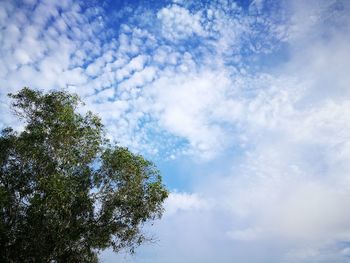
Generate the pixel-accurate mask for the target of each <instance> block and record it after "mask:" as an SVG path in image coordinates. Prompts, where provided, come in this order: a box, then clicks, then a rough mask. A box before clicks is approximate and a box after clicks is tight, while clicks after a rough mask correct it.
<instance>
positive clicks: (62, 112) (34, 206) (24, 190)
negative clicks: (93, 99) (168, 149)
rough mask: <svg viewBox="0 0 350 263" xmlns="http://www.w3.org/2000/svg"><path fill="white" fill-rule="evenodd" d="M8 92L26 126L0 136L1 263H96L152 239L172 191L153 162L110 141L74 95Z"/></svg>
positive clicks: (97, 122) (17, 113)
mask: <svg viewBox="0 0 350 263" xmlns="http://www.w3.org/2000/svg"><path fill="white" fill-rule="evenodd" d="M9 96H10V97H11V98H12V99H13V103H12V108H13V111H14V113H15V114H16V116H18V117H19V118H21V120H23V121H24V125H25V126H24V129H23V131H21V132H16V131H14V130H13V129H12V128H6V129H4V130H3V131H2V133H1V136H0V262H98V253H99V251H101V250H104V249H106V248H110V247H112V248H113V250H114V251H116V252H118V251H120V250H121V249H128V250H129V251H130V252H133V251H134V249H135V248H136V247H137V246H138V245H140V244H141V243H142V242H144V241H145V240H147V237H145V236H144V234H143V233H142V226H143V225H144V224H145V223H146V222H148V221H152V220H155V219H158V218H160V217H161V215H162V212H163V206H162V204H163V202H164V200H165V199H166V197H167V195H168V192H167V190H166V188H165V186H164V185H163V183H162V179H161V176H160V173H159V171H158V170H157V168H156V167H155V165H154V164H153V163H152V162H150V161H148V160H145V159H144V158H143V157H142V156H141V155H138V154H134V153H132V152H130V151H129V150H128V149H127V148H124V147H120V146H118V145H115V144H111V143H110V142H109V141H108V140H107V139H106V136H105V130H104V126H103V124H102V123H101V119H100V118H99V117H97V116H96V115H94V114H93V113H91V112H87V113H86V114H81V113H78V107H79V105H80V103H81V102H80V99H79V98H78V96H76V95H73V94H69V93H67V92H65V91H52V92H49V93H43V92H40V91H36V90H32V89H29V88H23V89H22V90H20V91H19V92H18V93H16V94H9Z"/></svg>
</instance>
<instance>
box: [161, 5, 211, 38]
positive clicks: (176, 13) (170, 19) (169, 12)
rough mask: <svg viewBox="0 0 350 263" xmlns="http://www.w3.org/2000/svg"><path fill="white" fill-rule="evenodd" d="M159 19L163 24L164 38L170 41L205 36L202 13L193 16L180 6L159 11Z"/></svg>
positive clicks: (172, 6)
mask: <svg viewBox="0 0 350 263" xmlns="http://www.w3.org/2000/svg"><path fill="white" fill-rule="evenodd" d="M157 18H158V19H159V20H160V22H161V26H162V33H163V35H164V37H165V38H167V39H169V40H172V41H177V40H182V39H187V38H190V37H194V36H197V37H198V36H202V35H204V34H205V31H204V30H203V29H202V25H201V15H200V13H196V14H191V12H190V11H189V10H188V9H186V8H183V7H181V6H179V5H176V4H172V5H171V6H169V7H165V8H162V9H161V10H159V11H158V13H157Z"/></svg>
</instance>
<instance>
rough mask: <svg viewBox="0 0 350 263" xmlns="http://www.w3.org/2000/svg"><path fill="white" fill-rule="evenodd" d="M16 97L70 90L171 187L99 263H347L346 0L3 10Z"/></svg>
mask: <svg viewBox="0 0 350 263" xmlns="http://www.w3.org/2000/svg"><path fill="white" fill-rule="evenodd" d="M0 59H1V63H0V116H1V119H0V128H4V127H6V126H13V127H17V128H18V129H20V127H21V126H20V124H19V123H18V122H17V121H16V120H15V119H14V118H13V117H12V115H11V113H10V110H9V104H10V101H9V99H8V98H7V95H6V94H8V93H9V92H16V91H18V90H19V89H21V88H22V87H24V86H29V87H31V88H35V89H39V90H42V91H50V90H53V89H58V90H59V89H65V90H68V91H69V92H75V93H77V94H79V95H80V96H81V98H82V99H83V101H84V102H85V103H86V105H85V106H84V109H82V110H92V111H93V112H95V113H97V114H98V115H99V116H100V117H101V118H102V120H103V122H104V124H105V125H106V130H107V135H108V137H109V138H110V139H111V140H114V141H116V142H118V143H119V144H120V145H123V146H127V147H129V149H131V150H132V151H134V152H137V153H140V154H142V155H144V156H146V157H147V158H148V159H150V160H152V161H154V162H155V163H156V165H157V166H158V167H159V169H160V170H161V172H162V175H163V178H164V183H165V184H166V185H167V187H168V189H169V190H170V192H171V193H170V196H169V198H168V199H167V201H166V203H165V209H166V211H165V213H164V216H163V218H162V219H161V220H160V221H156V222H155V224H154V225H153V226H146V227H145V232H146V233H148V234H149V235H150V236H153V237H154V238H155V240H156V241H155V242H152V243H150V244H145V245H143V246H141V247H139V248H138V250H137V251H136V254H135V255H133V256H129V255H127V254H125V253H121V254H118V255H116V254H113V253H112V252H111V251H104V252H103V253H102V254H101V258H102V262H106V263H111V262H130V263H146V262H152V263H173V262H174V263H175V262H186V263H187V262H188V263H196V262H203V263H206V262H208V263H209V262H217V263H226V262H242V263H255V262H256V263H257V262H259V263H264V262H266V263H281V262H282V263H294V262H298V263H299V262H305V263H306V262H308V263H310V262H311V263H312V262H317V263H318V262H321V263H322V262H327V263H328V262H333V263H338V262H350V132H349V130H350V72H349V69H350V1H346V0H343V1H341V0H339V1H338V0H308V1H303V0H289V1H288V0H280V1H273V0H255V1H253V0H252V1H248V0H247V1H244V0H237V1H229V0H213V1H208V0H204V1H195V0H194V1H192V0H168V1H156V0H152V1H145V0H139V1H136V0H135V1H126V0H104V1H103V0H101V1H97V0H87V1H78V0H76V1H75V0H60V1H51V0H23V1H17V0H0Z"/></svg>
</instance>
